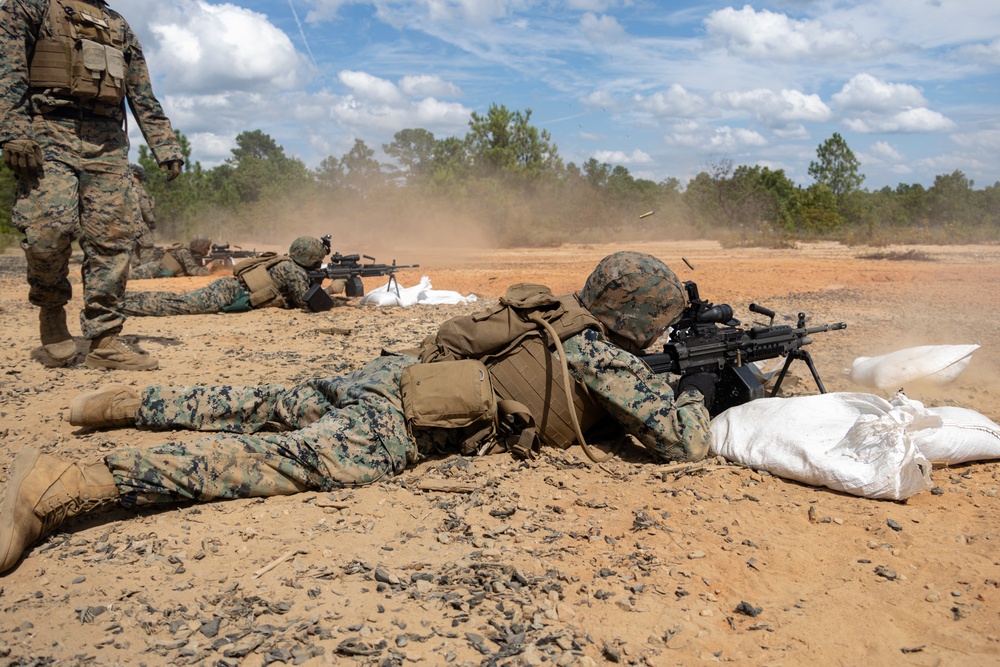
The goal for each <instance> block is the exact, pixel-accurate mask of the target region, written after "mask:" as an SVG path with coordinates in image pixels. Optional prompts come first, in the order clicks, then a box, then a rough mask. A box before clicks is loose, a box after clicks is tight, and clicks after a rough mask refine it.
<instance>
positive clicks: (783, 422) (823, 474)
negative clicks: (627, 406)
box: [711, 393, 941, 500]
mask: <svg viewBox="0 0 1000 667" xmlns="http://www.w3.org/2000/svg"><path fill="white" fill-rule="evenodd" d="M940 425H941V418H940V417H937V416H935V415H931V414H929V413H927V412H926V411H924V412H923V413H919V414H917V413H915V412H914V411H912V410H902V409H898V408H896V407H894V406H893V405H892V404H890V403H889V402H888V401H886V400H885V399H883V398H881V397H879V396H875V395H873V394H864V393H829V394H818V395H813V396H796V397H792V398H761V399H757V400H755V401H750V402H749V403H744V404H743V405H739V406H736V407H732V408H729V409H728V410H726V411H725V412H723V413H722V414H721V415H719V416H718V417H716V418H715V419H714V420H713V421H712V441H713V442H712V447H711V452H712V454H713V455H721V456H724V457H725V458H726V459H728V460H730V461H735V462H737V463H742V464H744V465H747V466H750V467H751V468H755V469H760V470H766V471H768V472H770V473H772V474H774V475H778V476H780V477H787V478H789V479H793V480H796V481H799V482H802V483H804V484H811V485H813V486H825V487H827V488H831V489H834V490H837V491H843V492H845V493H850V494H853V495H856V496H864V497H867V498H882V499H888V500H904V499H906V498H909V497H910V496H912V495H913V494H915V493H919V492H920V491H925V490H927V489H929V488H931V479H930V471H931V465H930V462H929V461H928V460H927V459H926V458H925V457H924V456H923V455H922V454H921V452H920V450H919V449H918V448H917V446H916V445H915V444H914V443H913V439H912V434H913V432H914V431H918V430H920V429H926V428H936V427H938V426H940Z"/></svg>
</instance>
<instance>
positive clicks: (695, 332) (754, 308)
mask: <svg viewBox="0 0 1000 667" xmlns="http://www.w3.org/2000/svg"><path fill="white" fill-rule="evenodd" d="M684 287H685V289H686V290H687V293H688V300H689V302H690V304H691V305H690V306H688V307H687V308H686V309H685V310H684V313H683V314H682V315H681V318H680V320H678V322H677V324H675V325H674V327H673V328H672V330H671V332H670V335H669V337H668V340H669V342H667V343H666V344H664V346H663V352H661V353H651V354H645V355H641V357H640V358H641V359H643V361H645V362H646V363H647V364H648V365H649V367H650V368H651V369H652V370H653V372H654V373H673V374H675V375H680V376H684V375H692V374H694V373H712V374H713V375H715V377H716V378H717V381H716V383H715V402H714V404H713V405H712V410H711V412H712V416H715V415H717V414H719V413H720V412H722V411H723V410H726V409H727V408H731V407H733V406H735V405H741V404H743V403H746V402H748V401H752V400H754V399H756V398H763V396H764V384H763V381H762V379H763V378H762V377H761V376H760V374H759V373H754V372H753V370H751V368H750V367H749V366H748V365H747V364H749V363H751V362H754V361H763V360H765V359H776V358H778V357H785V363H784V365H783V366H782V367H781V372H780V373H779V375H778V378H777V380H776V381H775V383H774V385H773V388H772V389H771V394H770V395H771V396H775V395H777V393H778V390H779V389H780V388H781V382H782V381H783V380H784V379H785V374H786V373H787V372H788V367H789V366H790V365H791V363H792V361H794V360H796V359H801V360H802V361H804V362H805V363H806V365H807V366H808V367H809V371H810V372H811V373H812V376H813V379H814V380H815V381H816V386H817V388H818V389H819V391H820V393H822V394H825V393H826V387H824V386H823V381H822V380H821V379H820V377H819V372H817V370H816V365H815V364H814V363H813V359H812V356H811V355H810V354H809V351H808V350H804V349H802V348H803V347H804V346H805V345H808V344H809V343H811V342H812V338H811V337H810V336H812V335H813V334H817V333H822V332H825V331H837V330H839V329H845V328H847V324H846V323H844V322H837V323H834V324H821V325H818V326H813V327H807V326H806V325H805V321H806V315H805V313H799V315H798V322H797V323H796V325H795V326H794V327H793V326H791V325H780V324H779V325H776V324H774V315H775V313H774V311H773V310H770V309H768V308H764V307H763V306H759V305H757V304H750V311H751V312H754V313H758V314H761V315H764V316H766V317H769V318H770V320H771V322H770V324H769V325H768V326H765V327H743V326H740V322H739V320H735V319H733V309H732V307H730V306H729V305H727V304H719V305H714V304H712V303H711V302H708V301H704V300H702V299H701V298H700V297H699V295H698V286H697V285H696V284H695V283H694V282H692V281H687V282H685V283H684Z"/></svg>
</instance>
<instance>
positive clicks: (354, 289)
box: [306, 236, 420, 311]
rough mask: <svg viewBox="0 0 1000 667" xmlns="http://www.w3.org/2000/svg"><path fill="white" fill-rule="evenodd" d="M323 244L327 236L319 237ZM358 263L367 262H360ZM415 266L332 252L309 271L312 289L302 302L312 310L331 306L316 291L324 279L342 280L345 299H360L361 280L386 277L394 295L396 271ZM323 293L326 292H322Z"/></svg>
mask: <svg viewBox="0 0 1000 667" xmlns="http://www.w3.org/2000/svg"><path fill="white" fill-rule="evenodd" d="M323 240H324V242H326V240H327V237H325V236H324V237H323ZM362 260H368V261H366V262H363V261H362ZM419 267H420V265H419V264H396V260H392V264H379V263H377V262H376V261H375V258H374V257H371V256H369V255H358V254H354V255H342V254H340V253H339V252H335V253H333V254H332V255H330V257H329V259H327V261H326V263H325V264H324V265H323V266H322V267H320V268H318V269H313V270H311V271H309V279H310V281H311V282H312V287H310V288H309V292H308V293H307V294H306V302H307V303H308V304H309V307H310V308H311V309H312V310H313V311H321V310H329V309H330V308H332V307H333V299H331V298H330V297H329V295H328V294H327V295H326V298H323V295H321V294H319V292H323V288H322V284H323V281H324V280H328V279H329V280H344V281H345V283H346V284H345V285H344V294H346V295H347V296H364V294H365V285H364V283H363V282H362V281H361V279H362V278H375V277H379V276H389V284H390V285H393V284H394V285H395V286H396V293H397V294H398V293H399V283H397V282H396V271H399V270H401V269H416V268H419ZM323 294H326V292H323Z"/></svg>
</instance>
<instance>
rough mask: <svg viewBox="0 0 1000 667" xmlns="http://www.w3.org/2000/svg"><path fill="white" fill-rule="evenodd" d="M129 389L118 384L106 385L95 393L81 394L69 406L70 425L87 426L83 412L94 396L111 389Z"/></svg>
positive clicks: (94, 391)
mask: <svg viewBox="0 0 1000 667" xmlns="http://www.w3.org/2000/svg"><path fill="white" fill-rule="evenodd" d="M127 388H128V387H126V386H125V385H123V384H118V383H112V384H104V385H101V386H100V387H98V388H97V389H95V390H93V391H86V392H84V393H82V394H80V395H79V396H77V397H76V398H74V399H73V402H72V403H71V404H70V406H69V423H70V424H71V425H72V426H86V425H87V424H86V423H84V421H83V412H84V407H85V406H86V404H87V401H89V400H90V399H91V398H93V397H94V396H97V395H98V394H103V393H104V392H106V391H108V390H109V389H127Z"/></svg>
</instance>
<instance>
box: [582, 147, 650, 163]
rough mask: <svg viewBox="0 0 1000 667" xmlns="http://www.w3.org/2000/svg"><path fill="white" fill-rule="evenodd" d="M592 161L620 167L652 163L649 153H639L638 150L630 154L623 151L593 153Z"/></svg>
mask: <svg viewBox="0 0 1000 667" xmlns="http://www.w3.org/2000/svg"><path fill="white" fill-rule="evenodd" d="M594 159H595V160H597V161H598V162H606V163H608V164H620V165H628V164H650V163H651V162H652V161H653V158H652V157H650V156H649V153H646V152H644V151H641V150H639V149H638V148H636V149H635V150H634V151H632V152H631V153H626V152H624V151H594Z"/></svg>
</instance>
